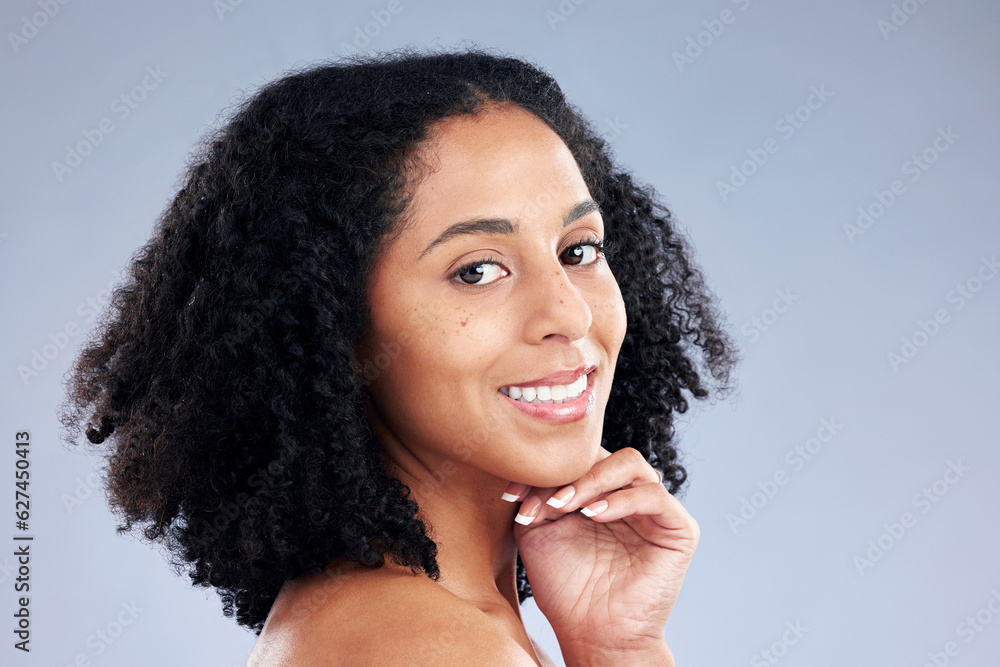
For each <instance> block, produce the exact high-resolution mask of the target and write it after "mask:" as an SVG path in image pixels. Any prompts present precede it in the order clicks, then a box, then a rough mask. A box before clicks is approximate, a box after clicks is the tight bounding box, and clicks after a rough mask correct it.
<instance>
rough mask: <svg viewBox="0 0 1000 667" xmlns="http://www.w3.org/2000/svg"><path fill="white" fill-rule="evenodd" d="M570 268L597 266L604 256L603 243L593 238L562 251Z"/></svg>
mask: <svg viewBox="0 0 1000 667" xmlns="http://www.w3.org/2000/svg"><path fill="white" fill-rule="evenodd" d="M564 252H565V253H566V256H567V257H568V258H569V261H568V262H566V263H567V264H569V265H570V266H586V265H590V264H597V262H598V261H600V259H601V256H602V255H603V254H604V242H603V241H599V240H598V239H596V238H594V237H590V238H587V239H584V240H583V241H581V242H580V243H577V244H574V245H571V246H570V247H568V248H566V250H565V251H564Z"/></svg>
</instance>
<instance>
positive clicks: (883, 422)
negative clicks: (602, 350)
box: [0, 0, 1000, 667]
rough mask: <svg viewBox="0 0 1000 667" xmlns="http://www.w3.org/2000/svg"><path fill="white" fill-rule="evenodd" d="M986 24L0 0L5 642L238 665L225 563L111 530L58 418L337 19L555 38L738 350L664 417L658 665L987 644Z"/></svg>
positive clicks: (505, 8)
mask: <svg viewBox="0 0 1000 667" xmlns="http://www.w3.org/2000/svg"><path fill="white" fill-rule="evenodd" d="M390 10H392V11H390ZM373 12H374V14H373ZM380 17H381V21H382V22H381V23H380V22H379V21H378V20H377V19H379V18H380ZM386 17H389V18H388V19H386ZM998 27H1000V4H998V3H996V2H994V1H993V0H957V1H954V2H945V1H944V0H929V1H919V2H918V0H906V1H903V0H899V1H897V2H895V3H894V2H891V1H890V0H845V1H842V2H838V3H803V2H792V1H790V0H785V1H781V2H775V1H772V2H764V1H763V0H739V1H730V0H712V1H710V2H698V3H694V2H684V3H666V2H663V3H659V2H610V1H605V2H601V1H598V0H587V1H585V2H579V0H577V2H573V1H572V0H563V1H562V2H561V3H560V2H559V1H558V0H540V1H537V2H534V1H532V2H529V1H526V0H522V1H518V2H504V3H500V2H490V3H484V2H458V1H450V2H418V1H415V0H394V1H391V2H390V1H389V0H376V1H374V2H350V3H347V2H318V1H316V2H286V3H280V4H279V3H276V2H271V3H268V2H264V1H263V0H242V1H238V0H217V1H216V2H214V3H213V2H211V1H210V0H200V1H197V2H195V1H185V2H170V3H114V2H83V1H82V0H81V1H74V2H68V3H66V4H62V3H61V2H60V0H41V1H39V0H36V1H28V0H7V1H5V2H4V3H3V5H2V9H0V34H2V35H3V43H2V44H0V67H2V75H0V76H2V90H3V98H2V102H0V109H2V112H0V113H2V116H0V119H2V123H0V133H2V137H3V144H2V146H3V156H2V159H0V170H2V173H0V196H2V214H3V216H2V220H0V276H2V281H3V282H2V285H3V289H2V290H0V315H2V321H3V328H2V331H3V340H2V345H0V350H2V365H0V373H2V375H0V410H2V415H0V417H2V418H0V451H2V452H3V454H2V456H0V499H2V500H0V519H2V520H0V554H2V555H0V618H2V619H3V620H2V621H0V637H3V638H4V639H3V645H2V647H0V663H2V664H4V665H60V666H63V665H70V664H80V665H84V664H92V665H107V666H111V665H114V666H126V665H127V666H134V665H144V666H160V665H162V666H167V665H170V666H174V665H217V666H222V667H237V666H241V665H244V664H245V662H246V658H247V655H248V654H249V652H250V650H251V648H252V645H253V642H254V637H253V635H252V634H251V633H249V632H248V631H246V630H244V629H242V628H241V627H240V626H238V625H237V624H236V622H235V621H234V620H230V619H226V618H225V617H223V616H222V613H221V607H220V603H219V601H218V598H217V596H216V594H215V593H214V591H210V590H206V589H195V588H193V587H192V586H190V584H189V583H188V582H187V579H186V578H183V577H178V576H176V575H175V574H174V573H173V572H172V570H171V569H170V568H169V567H168V565H167V564H166V562H165V560H164V557H163V556H162V555H161V554H160V553H159V552H158V551H157V550H156V549H155V548H151V547H150V546H148V545H146V544H145V543H141V542H139V541H137V540H136V539H134V538H126V537H120V536H118V535H116V533H115V530H114V527H115V519H114V517H113V516H112V515H111V514H110V513H109V511H108V509H107V507H106V505H105V503H104V500H103V498H102V497H101V496H100V494H99V489H97V488H96V486H95V483H96V480H95V479H94V477H93V476H92V475H91V472H92V470H93V469H94V464H95V461H94V459H92V458H89V457H88V456H85V455H82V454H79V453H75V452H70V451H68V450H67V448H66V447H64V445H63V444H62V443H61V442H60V441H59V439H58V434H59V430H58V428H57V423H56V421H55V406H56V404H57V403H58V402H59V401H60V400H61V397H62V391H63V388H62V375H63V373H64V372H65V371H66V370H67V368H68V366H69V364H70V362H71V360H72V358H73V356H74V355H75V351H76V349H77V348H78V347H79V345H80V344H81V343H82V342H83V339H84V336H85V333H84V332H85V331H86V330H87V328H88V326H89V324H90V323H91V322H92V321H93V318H94V315H95V314H96V312H97V310H99V309H100V308H101V307H103V305H104V303H105V302H106V299H107V296H108V294H107V289H108V287H109V286H110V285H111V284H113V282H114V281H115V280H116V276H117V275H118V274H119V273H120V272H121V271H122V269H123V268H124V266H125V264H126V263H127V262H128V260H129V258H130V257H131V255H132V253H133V252H134V251H135V250H136V249H138V247H139V246H140V245H142V243H144V241H145V240H146V239H147V238H148V236H149V233H150V230H151V228H152V226H153V223H154V221H155V219H156V217H157V216H158V214H159V213H160V211H161V210H162V209H163V207H164V206H165V205H166V203H167V201H168V200H169V198H170V197H171V196H172V194H173V192H174V189H175V187H176V183H177V179H178V176H179V174H180V173H181V170H182V168H183V166H184V163H185V159H186V157H187V156H188V154H189V152H190V151H191V149H192V147H193V146H194V145H195V143H196V141H197V140H198V139H199V137H201V136H202V134H203V133H204V132H205V131H206V130H207V129H209V128H210V127H214V126H216V124H217V122H218V121H219V119H220V118H221V117H223V116H222V114H223V113H224V110H226V109H227V108H231V106H232V104H233V103H234V102H235V101H236V100H238V99H239V95H240V94H241V91H252V89H253V87H254V86H256V85H259V84H261V83H262V82H264V81H267V80H270V79H272V78H274V77H276V76H277V75H279V74H280V73H281V72H283V71H284V70H286V69H288V68H290V67H293V66H296V65H302V64H305V63H309V62H312V61H315V60H318V59H323V58H331V57H336V56H338V55H340V54H341V53H342V52H343V48H344V47H343V45H345V44H347V45H351V47H352V48H354V47H355V42H357V44H358V45H360V46H361V47H362V48H361V50H372V49H377V50H384V49H391V48H394V47H398V46H401V45H405V44H417V45H420V44H422V45H441V46H454V45H456V44H458V43H459V42H460V41H461V40H463V39H468V40H473V41H475V42H476V43H478V44H480V45H483V46H495V47H499V48H502V49H504V50H508V51H510V52H512V53H514V54H518V55H521V56H524V57H526V58H528V59H530V60H533V61H535V62H536V63H538V64H540V65H542V66H543V67H545V68H546V69H548V70H549V71H550V72H551V73H553V74H554V75H555V77H556V79H557V80H558V81H559V82H560V84H561V86H562V87H563V89H564V91H565V92H566V93H567V95H568V96H569V97H570V98H571V99H572V100H573V101H574V102H575V103H576V104H578V105H579V106H580V107H581V108H582V109H583V111H584V112H585V113H586V114H587V115H588V116H589V117H590V118H592V119H593V121H594V122H595V123H597V124H598V125H600V126H601V127H603V128H605V132H606V135H607V137H608V138H609V139H610V140H611V141H612V143H613V145H614V148H615V150H616V153H617V155H618V158H619V160H620V161H621V162H622V163H623V164H624V165H627V166H628V167H630V168H631V169H633V170H634V171H635V173H636V174H637V175H638V176H639V177H640V178H641V179H642V180H644V181H646V182H648V183H650V184H652V185H654V186H655V187H656V188H657V189H658V190H659V192H660V193H661V194H662V196H663V199H664V201H665V202H666V203H668V204H669V205H670V206H671V207H672V209H673V211H674V212H675V214H676V215H677V218H678V220H679V221H680V222H681V223H682V224H683V225H684V226H685V227H686V228H687V230H688V232H689V234H690V236H691V238H692V240H693V242H694V244H695V247H696V250H697V257H698V259H699V261H700V262H701V265H702V266H703V268H704V270H705V272H706V274H707V276H708V277H709V279H710V281H711V286H712V287H713V288H714V289H715V291H716V292H717V294H718V295H719V297H720V299H721V303H722V305H723V307H724V308H725V310H726V312H727V313H728V317H729V320H730V324H731V327H732V330H733V331H734V333H735V336H736V338H737V339H738V340H739V341H740V343H741V344H742V346H743V349H744V362H743V364H742V366H741V368H740V371H739V383H740V385H739V386H740V391H739V393H738V394H737V395H735V396H734V397H732V398H731V399H730V400H728V401H725V402H718V403H717V404H715V405H708V404H702V403H699V404H698V405H697V406H695V407H693V408H692V410H691V411H690V412H688V413H687V414H686V415H683V416H681V418H680V426H679V433H680V437H681V442H680V444H681V446H682V448H683V451H684V457H685V458H684V461H685V463H686V465H687V467H688V470H689V473H690V483H689V487H688V490H687V492H686V494H685V495H684V496H682V498H683V501H684V502H685V505H686V507H687V508H688V509H689V511H690V512H691V513H692V514H693V516H694V517H695V518H696V519H697V520H698V521H699V523H700V525H701V528H702V541H701V545H700V548H699V550H698V553H697V555H696V558H695V560H694V563H693V565H692V566H691V569H690V571H689V574H688V577H687V581H686V584H685V586H684V589H683V592H682V594H681V597H680V599H679V601H678V603H677V606H676V607H675V610H674V613H673V616H672V617H671V619H670V621H669V623H668V625H667V640H668V642H669V644H670V646H671V648H672V649H673V651H674V654H675V656H676V658H677V663H678V665H684V666H694V665H705V666H715V665H720V666H721V665H751V666H756V665H772V664H779V663H780V664H782V665H788V666H793V665H810V666H833V665H843V664H852V665H925V664H930V665H944V664H950V665H960V666H961V667H973V666H987V665H996V664H998V663H997V659H998V658H997V656H998V655H1000V617H998V616H1000V567H998V562H1000V559H998V556H1000V537H998V530H997V519H996V517H995V512H996V510H997V509H998V507H1000V485H998V484H997V478H998V472H1000V467H998V463H1000V455H998V454H997V437H998V436H997V433H998V430H1000V416H998V414H1000V411H998V409H997V405H998V402H1000V389H998V385H1000V383H998V379H1000V375H998V371H1000V346H998V345H997V340H998V329H1000V309H998V304H1000V278H998V276H997V275H996V274H997V272H998V270H1000V268H998V267H997V265H996V263H995V262H996V260H997V257H998V256H1000V225H998V222H1000V221H998V214H997V207H996V193H997V186H996V183H997V181H998V177H1000V168H998V159H1000V151H998V149H1000V130H998V126H997V117H998V102H1000V95H998V85H997V84H998V74H1000V40H998ZM366 33H367V34H366ZM362 36H363V37H362ZM365 40H367V43H365ZM137 87H138V88H137ZM123 95H125V96H126V99H125V100H124V101H123V100H122V96H123ZM102 128H103V129H102ZM96 130H100V132H99V133H95V131H96ZM88 136H89V137H90V138H89V139H88ZM95 137H99V138H100V141H99V142H98V141H97V140H96V139H94V138H95ZM85 141H90V142H91V143H93V144H94V145H93V146H91V147H90V148H91V150H89V151H88V152H89V154H87V155H85V156H81V158H80V160H79V161H78V162H77V161H76V160H73V161H72V162H74V163H76V164H75V166H72V165H70V164H69V163H67V155H66V153H67V146H73V147H75V146H78V145H79V144H80V143H81V142H85ZM82 150H83V151H87V147H86V146H85V147H84V148H83V149H82ZM56 162H58V163H63V164H65V165H66V167H67V168H61V167H54V166H53V163H56ZM720 183H723V184H725V185H722V186H720ZM859 208H860V209H861V212H864V213H866V214H867V217H863V216H861V212H859ZM859 218H860V220H859ZM890 355H894V356H890ZM25 369H31V371H30V372H26V371H25ZM19 430H30V432H31V442H32V445H31V456H30V459H31V472H32V484H31V487H30V490H31V499H32V505H31V511H32V516H31V521H32V524H31V531H30V532H31V533H32V534H33V535H34V536H35V540H34V542H33V545H32V561H31V593H30V596H31V602H30V609H31V614H32V616H31V622H32V626H31V627H32V641H31V649H32V650H31V653H30V654H23V653H22V652H20V651H17V650H15V649H14V648H13V643H14V636H13V628H14V619H13V616H12V615H13V613H14V610H15V604H16V598H17V594H15V592H14V588H13V586H14V583H15V578H16V576H17V573H16V559H15V558H14V557H13V550H14V541H13V539H12V538H13V536H14V534H15V533H16V532H17V531H15V529H14V527H13V524H14V517H13V514H14V506H13V505H14V470H15V453H14V437H15V436H14V434H15V432H16V431H19ZM523 613H524V617H525V624H526V626H527V628H528V631H529V633H531V634H532V635H533V636H535V637H537V638H539V639H540V640H541V641H542V643H543V645H544V646H545V648H546V650H547V651H548V652H549V653H550V655H552V656H553V657H554V658H556V659H557V660H558V656H559V650H558V646H557V644H556V643H555V638H554V636H553V634H552V633H551V630H550V629H549V628H548V626H547V625H546V623H545V620H544V618H543V617H541V615H540V614H539V613H538V612H537V608H536V607H535V606H534V603H533V602H529V603H527V604H526V605H525V606H524V608H523ZM119 623H124V625H118V624H119ZM100 633H103V636H104V637H105V638H106V639H101V634H100ZM765 651H766V652H767V653H766V654H765V653H764V652H765ZM74 661H76V662H74ZM560 662H561V661H560Z"/></svg>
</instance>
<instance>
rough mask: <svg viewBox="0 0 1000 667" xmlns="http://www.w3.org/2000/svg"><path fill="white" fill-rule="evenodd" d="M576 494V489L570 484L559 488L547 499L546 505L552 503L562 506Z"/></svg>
mask: <svg viewBox="0 0 1000 667" xmlns="http://www.w3.org/2000/svg"><path fill="white" fill-rule="evenodd" d="M575 494H576V489H575V488H573V485H572V484H570V485H569V486H567V487H564V488H562V489H559V490H558V491H556V492H555V493H553V494H552V497H551V498H549V499H548V500H546V501H545V504H546V505H552V506H553V507H556V508H558V507H562V506H563V505H565V504H566V503H568V502H569V501H570V499H571V498H572V497H573V496H574V495H575Z"/></svg>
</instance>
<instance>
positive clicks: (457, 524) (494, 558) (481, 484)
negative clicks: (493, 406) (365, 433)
mask: <svg viewBox="0 0 1000 667" xmlns="http://www.w3.org/2000/svg"><path fill="white" fill-rule="evenodd" d="M368 410H369V411H371V410H372V408H371V406H370V404H369V405H368ZM370 418H372V419H371V423H372V424H374V428H375V433H376V435H377V437H378V440H379V442H380V444H381V445H382V449H383V451H384V452H385V455H386V456H385V459H386V462H387V464H388V466H387V468H388V470H389V472H390V474H394V475H395V476H396V477H398V478H399V480H400V481H401V482H402V483H403V484H405V485H406V486H407V487H409V489H410V492H411V498H412V499H413V500H415V501H416V503H417V505H418V506H419V508H420V511H419V514H418V518H420V519H421V520H422V521H423V522H424V525H425V526H426V528H427V531H428V536H429V537H430V538H431V539H432V540H434V542H435V543H436V544H437V547H438V550H437V563H438V568H439V569H440V572H441V577H440V579H439V580H438V583H439V584H440V585H441V586H443V587H445V588H446V589H448V590H449V591H450V592H452V593H453V594H455V595H456V596H458V597H460V598H462V599H464V600H466V601H468V602H470V603H471V604H475V605H476V606H478V607H480V608H482V609H484V611H489V610H491V609H492V610H494V611H495V610H496V609H497V605H498V604H507V605H509V606H510V608H511V609H512V610H513V612H514V614H515V615H516V616H517V618H518V620H520V619H521V609H520V603H519V602H518V597H517V545H516V543H515V542H514V532H513V524H514V516H515V515H516V513H517V509H518V504H517V503H510V502H508V501H505V500H502V499H501V495H502V494H503V493H504V491H505V490H506V488H507V483H508V480H503V479H500V478H498V477H495V476H493V475H490V474H488V473H485V472H483V471H482V470H478V469H475V468H472V467H470V466H468V465H466V464H465V463H464V462H463V461H462V460H461V459H460V457H458V456H457V455H456V456H455V457H454V458H447V457H443V456H442V457H435V458H433V459H430V458H427V456H426V455H424V456H422V457H419V458H418V457H417V456H415V455H414V454H413V452H412V451H411V450H410V449H408V448H407V447H406V446H405V444H404V443H402V442H400V441H399V439H398V438H396V436H395V435H394V434H393V433H391V431H390V430H389V429H388V428H387V427H386V426H385V423H384V422H383V421H382V420H381V419H379V418H378V417H377V415H375V414H372V413H371V412H370Z"/></svg>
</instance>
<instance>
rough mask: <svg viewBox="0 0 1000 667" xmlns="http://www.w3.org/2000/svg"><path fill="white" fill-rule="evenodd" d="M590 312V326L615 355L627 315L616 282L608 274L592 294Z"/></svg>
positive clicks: (622, 336) (623, 335)
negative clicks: (607, 277) (591, 316)
mask: <svg viewBox="0 0 1000 667" xmlns="http://www.w3.org/2000/svg"><path fill="white" fill-rule="evenodd" d="M591 313H592V314H593V318H594V320H593V324H592V325H591V326H592V327H593V328H594V330H595V331H596V332H597V335H598V338H600V339H601V340H602V341H604V345H605V346H606V347H607V348H608V349H609V350H611V351H612V352H614V353H615V355H617V353H618V350H619V349H620V348H621V345H622V341H624V340H625V330H626V327H627V325H628V317H627V314H626V312H625V301H624V300H623V299H622V293H621V290H620V289H619V288H618V282H617V281H616V280H615V279H614V277H613V276H611V275H610V274H609V279H608V280H607V281H606V282H604V283H603V284H602V286H601V289H599V290H597V291H596V292H595V294H594V299H593V301H591Z"/></svg>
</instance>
